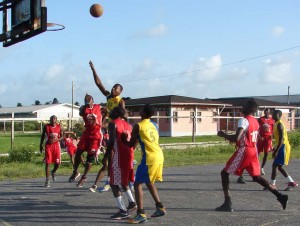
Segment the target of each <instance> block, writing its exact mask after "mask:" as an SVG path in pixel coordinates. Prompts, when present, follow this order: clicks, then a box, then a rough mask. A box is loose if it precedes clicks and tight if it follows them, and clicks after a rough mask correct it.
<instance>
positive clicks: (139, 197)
mask: <svg viewBox="0 0 300 226" xmlns="http://www.w3.org/2000/svg"><path fill="white" fill-rule="evenodd" d="M134 191H135V200H136V204H137V206H138V210H137V212H138V213H141V211H143V210H144V203H143V199H144V193H143V186H142V184H140V183H134Z"/></svg>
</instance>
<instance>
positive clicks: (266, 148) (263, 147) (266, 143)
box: [256, 137, 272, 153]
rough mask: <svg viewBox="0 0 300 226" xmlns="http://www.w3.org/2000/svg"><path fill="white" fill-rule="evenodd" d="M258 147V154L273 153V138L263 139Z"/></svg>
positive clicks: (259, 141)
mask: <svg viewBox="0 0 300 226" xmlns="http://www.w3.org/2000/svg"><path fill="white" fill-rule="evenodd" d="M256 146H257V151H258V153H261V152H264V153H268V152H270V151H272V137H263V138H261V139H258V141H257V144H256Z"/></svg>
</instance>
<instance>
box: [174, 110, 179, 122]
mask: <svg viewBox="0 0 300 226" xmlns="http://www.w3.org/2000/svg"><path fill="white" fill-rule="evenodd" d="M173 122H178V112H177V111H173Z"/></svg>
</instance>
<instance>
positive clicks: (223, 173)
mask: <svg viewBox="0 0 300 226" xmlns="http://www.w3.org/2000/svg"><path fill="white" fill-rule="evenodd" d="M228 176H229V173H227V172H226V171H225V170H222V171H221V177H222V178H224V177H228Z"/></svg>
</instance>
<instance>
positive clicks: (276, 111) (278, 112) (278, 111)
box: [273, 110, 282, 117]
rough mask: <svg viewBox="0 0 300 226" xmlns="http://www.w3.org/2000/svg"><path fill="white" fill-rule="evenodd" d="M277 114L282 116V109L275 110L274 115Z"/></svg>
mask: <svg viewBox="0 0 300 226" xmlns="http://www.w3.org/2000/svg"><path fill="white" fill-rule="evenodd" d="M276 114H278V115H279V117H281V116H282V111H280V110H275V111H274V112H273V115H276Z"/></svg>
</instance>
